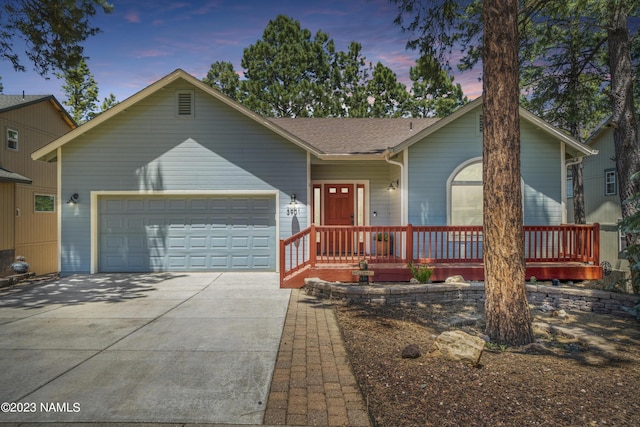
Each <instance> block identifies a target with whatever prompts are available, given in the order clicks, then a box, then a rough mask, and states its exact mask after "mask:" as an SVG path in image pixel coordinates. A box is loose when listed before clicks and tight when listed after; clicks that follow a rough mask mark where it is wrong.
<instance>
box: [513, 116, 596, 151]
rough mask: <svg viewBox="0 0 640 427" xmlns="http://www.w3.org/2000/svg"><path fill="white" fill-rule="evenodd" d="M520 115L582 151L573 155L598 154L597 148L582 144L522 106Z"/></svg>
mask: <svg viewBox="0 0 640 427" xmlns="http://www.w3.org/2000/svg"><path fill="white" fill-rule="evenodd" d="M520 117H524V118H525V119H526V120H527V121H529V122H531V123H533V124H535V125H536V126H538V127H539V128H540V129H542V130H543V131H545V132H546V133H548V134H550V135H552V136H554V137H556V138H558V139H559V140H560V141H562V142H563V143H565V144H566V145H568V146H569V147H571V148H573V149H574V150H576V151H577V152H578V154H579V153H582V155H581V156H580V155H577V156H575V157H584V156H593V155H595V154H598V150H593V149H591V148H589V147H588V146H587V145H586V144H583V143H581V142H580V141H578V140H577V139H575V138H572V137H571V136H569V135H567V134H566V133H564V132H562V131H561V130H560V129H558V128H556V127H554V126H552V125H550V124H549V123H547V122H546V121H544V120H542V119H541V118H539V117H538V116H536V115H535V114H533V113H532V112H530V111H527V110H526V109H524V108H522V107H520Z"/></svg>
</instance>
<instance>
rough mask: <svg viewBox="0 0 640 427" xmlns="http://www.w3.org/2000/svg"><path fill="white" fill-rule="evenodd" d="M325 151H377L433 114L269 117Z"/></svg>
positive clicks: (427, 121) (397, 141) (419, 127)
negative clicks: (383, 116) (367, 116)
mask: <svg viewBox="0 0 640 427" xmlns="http://www.w3.org/2000/svg"><path fill="white" fill-rule="evenodd" d="M269 120H271V121H272V122H273V123H275V124H277V125H278V126H280V127H282V128H284V129H286V130H287V131H289V132H290V133H292V134H294V135H297V136H298V137H300V138H301V139H303V140H305V141H307V142H308V143H310V144H311V145H313V146H314V147H316V148H318V149H320V150H321V151H322V152H323V153H325V154H326V155H357V154H365V155H366V154H380V153H384V152H385V151H386V150H388V149H389V148H391V147H395V146H396V145H398V144H400V143H402V142H403V141H405V140H406V139H407V138H409V137H410V136H411V135H413V134H415V133H418V132H420V131H422V130H424V129H426V128H427V127H429V126H431V125H433V124H434V123H436V122H437V121H438V120H440V119H437V118H428V119H421V118H418V119H408V118H394V119H392V118H379V119H375V118H271V119H269Z"/></svg>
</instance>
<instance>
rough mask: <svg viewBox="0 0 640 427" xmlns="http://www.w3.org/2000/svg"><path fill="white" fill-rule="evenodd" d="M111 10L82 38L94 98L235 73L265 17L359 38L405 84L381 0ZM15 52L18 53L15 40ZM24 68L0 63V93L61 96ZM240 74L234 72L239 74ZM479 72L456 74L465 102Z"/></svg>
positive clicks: (142, 2)
mask: <svg viewBox="0 0 640 427" xmlns="http://www.w3.org/2000/svg"><path fill="white" fill-rule="evenodd" d="M111 3H112V4H114V6H115V10H114V11H113V12H112V13H111V14H104V13H103V12H102V11H100V12H99V13H98V14H97V15H96V16H95V17H94V20H93V21H92V22H93V23H94V24H95V25H96V26H98V27H100V28H101V29H102V32H101V33H99V34H98V35H96V36H94V37H92V38H90V39H89V40H88V41H87V42H86V43H85V53H86V54H87V55H88V56H89V60H88V61H87V63H88V65H89V68H90V70H91V72H92V74H93V76H94V79H95V80H96V82H97V83H98V88H99V89H100V103H101V102H102V99H103V98H105V97H106V96H108V95H109V93H113V94H115V95H116V98H117V99H118V101H123V100H124V99H126V98H128V97H129V96H131V95H133V94H134V93H136V92H138V91H139V90H141V89H143V88H145V87H146V86H148V85H149V84H151V83H153V82H155V81H156V80H158V79H159V78H161V77H163V76H165V75H167V74H169V73H170V72H172V71H173V70H175V69H176V68H182V69H183V70H185V71H186V72H188V73H190V74H192V75H194V76H195V77H197V78H198V79H202V78H203V77H204V76H206V73H207V71H208V70H209V68H210V66H211V64H212V63H214V62H216V61H226V62H231V63H232V64H233V66H234V68H235V70H236V71H239V72H241V71H242V68H241V67H240V61H241V59H242V55H243V50H244V49H245V48H246V47H248V46H250V45H252V44H254V43H255V42H256V41H257V40H259V39H261V38H262V33H263V31H264V28H265V27H266V26H267V24H268V22H269V20H273V19H275V17H276V16H277V15H279V14H285V15H288V16H290V17H292V18H293V19H295V20H297V21H299V22H300V25H301V27H302V28H307V29H309V30H310V31H311V32H312V34H315V33H316V32H317V31H318V30H322V31H324V32H325V33H327V34H328V35H329V37H330V38H332V39H333V40H334V41H335V43H336V48H337V49H339V50H343V51H346V50H347V49H348V45H349V43H350V42H351V41H356V42H359V43H360V44H361V45H362V47H363V54H364V56H365V57H366V59H367V61H369V62H372V63H374V64H375V63H376V62H378V61H381V62H382V63H383V64H384V65H386V66H387V67H389V68H391V69H392V70H393V71H395V73H396V74H397V75H398V78H399V80H400V81H401V82H403V83H404V84H406V85H407V86H410V80H409V67H411V66H413V65H414V64H415V59H416V57H417V52H414V51H407V50H406V49H405V45H406V42H407V39H408V35H407V34H404V33H403V32H402V31H401V29H400V28H399V27H398V26H396V25H395V24H394V23H393V20H394V18H395V17H396V15H397V6H396V5H394V4H391V2H390V1H389V0H322V1H300V0H270V1H265V0H248V1H236V0H203V1H197V0H193V1H188V0H184V1H183V0H135V1H130V0H129V1H122V0H112V1H111ZM15 41H16V43H15V47H16V51H18V52H21V51H22V50H24V48H23V47H22V44H21V41H20V40H19V39H16V40H15ZM21 58H22V60H23V65H25V66H26V68H27V70H29V71H27V72H26V73H19V72H16V71H14V70H13V68H12V66H11V64H10V62H9V61H6V60H5V61H1V62H0V76H2V83H3V85H4V94H7V95H12V94H21V93H22V91H23V90H24V91H25V93H26V94H30V95H40V94H53V95H55V96H56V98H58V100H59V101H60V102H63V100H64V99H65V95H64V93H63V91H62V88H61V86H62V83H63V82H62V81H61V80H58V79H57V78H56V77H55V76H53V75H51V76H50V79H49V80H46V79H44V78H43V77H40V76H39V75H38V74H37V73H35V72H33V71H31V70H32V69H33V67H32V65H31V64H30V63H28V62H27V59H26V57H24V55H21ZM240 75H241V76H242V73H240ZM479 75H480V70H472V71H470V72H466V73H465V74H463V75H461V76H457V77H456V82H457V83H460V84H461V85H462V87H463V90H464V93H465V95H466V96H468V97H469V99H474V98H476V97H478V96H479V95H480V92H481V84H480V83H479V82H478V76H479Z"/></svg>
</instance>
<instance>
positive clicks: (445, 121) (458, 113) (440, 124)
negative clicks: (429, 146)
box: [391, 96, 482, 153]
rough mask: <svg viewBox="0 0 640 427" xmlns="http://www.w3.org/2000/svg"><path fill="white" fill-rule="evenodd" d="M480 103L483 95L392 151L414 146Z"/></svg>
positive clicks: (396, 151)
mask: <svg viewBox="0 0 640 427" xmlns="http://www.w3.org/2000/svg"><path fill="white" fill-rule="evenodd" d="M478 105H482V97H481V96H480V97H478V98H476V99H474V100H473V101H471V102H469V103H468V104H465V105H463V106H462V107H460V108H458V109H457V110H456V111H454V112H453V113H451V114H449V115H448V116H446V117H443V118H442V119H440V120H438V121H437V122H435V123H434V124H432V125H431V126H429V127H427V128H425V129H423V130H421V131H420V132H418V133H416V134H415V135H413V136H411V137H410V138H408V139H406V140H404V141H403V142H401V143H400V144H398V145H396V146H395V147H392V148H391V151H392V152H393V153H399V152H401V151H402V150H404V149H406V148H408V147H410V146H412V145H413V144H415V143H416V142H418V141H420V140H422V139H424V138H426V137H427V136H429V135H431V134H432V133H434V132H435V131H437V130H439V129H442V128H443V127H445V126H446V125H448V124H449V123H451V122H453V121H454V120H456V119H457V118H458V117H460V116H463V115H465V114H467V113H468V112H469V111H471V110H473V109H474V108H476V107H478Z"/></svg>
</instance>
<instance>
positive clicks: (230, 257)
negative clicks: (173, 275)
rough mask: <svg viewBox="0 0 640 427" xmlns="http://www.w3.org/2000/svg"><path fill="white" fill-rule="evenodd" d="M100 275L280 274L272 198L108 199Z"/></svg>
mask: <svg viewBox="0 0 640 427" xmlns="http://www.w3.org/2000/svg"><path fill="white" fill-rule="evenodd" d="M99 209H100V211H99V224H100V230H99V233H100V236H99V239H100V244H99V251H100V253H99V263H100V264H99V269H100V271H113V272H116V271H168V270H175V271H190V270H219V271H224V270H234V269H238V270H247V269H260V270H275V248H276V247H277V245H276V244H275V242H276V235H275V223H276V221H275V212H276V209H275V199H274V198H273V197H270V198H269V197H245V196H243V197H232V196H230V197H186V196H185V197H169V198H166V197H165V198H163V197H155V196H134V197H127V198H124V197H121V198H117V197H115V196H109V197H105V198H101V199H100V205H99Z"/></svg>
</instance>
